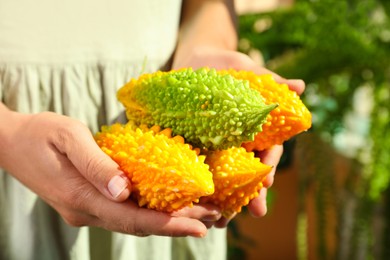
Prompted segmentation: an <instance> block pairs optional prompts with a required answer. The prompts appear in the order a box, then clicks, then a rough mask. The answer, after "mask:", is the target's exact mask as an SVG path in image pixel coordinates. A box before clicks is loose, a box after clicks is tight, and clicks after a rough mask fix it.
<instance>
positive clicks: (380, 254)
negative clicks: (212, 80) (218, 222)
mask: <svg viewBox="0 0 390 260" xmlns="http://www.w3.org/2000/svg"><path fill="white" fill-rule="evenodd" d="M293 2H294V3H293V4H292V5H289V6H285V7H279V8H277V9H275V10H272V11H269V12H261V13H246V14H242V15H241V16H240V19H239V35H240V43H239V49H240V51H242V52H244V53H247V54H248V55H250V56H253V57H255V58H256V59H257V60H258V62H260V63H263V64H264V65H265V66H266V67H268V68H270V69H271V70H273V71H275V72H277V73H279V74H280V75H282V76H284V77H286V78H300V79H303V80H304V81H305V82H306V91H305V93H304V94H303V95H302V99H303V100H304V103H305V104H306V105H307V106H308V108H309V109H310V110H311V111H312V114H313V127H312V129H310V131H309V132H308V133H305V134H302V135H299V136H298V137H297V138H295V139H294V140H292V141H290V142H287V143H286V144H285V148H286V153H285V155H284V161H283V163H282V164H281V166H280V167H281V168H282V167H283V168H288V167H295V169H298V170H297V174H298V177H297V179H296V181H297V183H296V184H291V185H297V190H296V191H297V192H296V195H297V211H296V215H297V216H296V217H295V218H294V219H295V222H296V225H295V226H294V229H295V232H296V236H295V237H294V241H292V243H295V251H294V252H295V253H294V256H293V257H294V258H296V259H390V189H389V182H390V136H389V131H390V19H389V17H390V1H389V0H295V1H293ZM339 158H342V162H343V163H342V164H341V166H340V163H339V162H340V159H339ZM292 165H294V166H292ZM280 171H282V170H280ZM280 171H278V173H277V174H280V173H279V172H280ZM286 174H289V173H286ZM277 182H278V175H277V176H276V179H275V183H277ZM273 193H275V194H274V196H275V197H278V191H277V190H275V191H274V192H273ZM273 193H272V189H271V196H270V197H271V198H272V197H273V196H272V194H273ZM308 196H310V198H311V199H312V200H313V201H312V202H311V205H312V206H311V209H308V207H309V206H308V202H307V198H308ZM276 203H278V201H277V200H275V201H271V202H270V204H271V209H270V212H269V215H270V216H268V217H269V218H272V205H273V204H276ZM309 203H310V202H309ZM275 207H276V206H275ZM310 210H311V211H313V212H314V213H309V211H310ZM285 217H286V218H287V217H288V216H285ZM237 221H238V222H239V221H240V219H238V220H237ZM237 221H233V223H232V224H231V226H230V230H231V239H230V241H231V242H230V254H229V256H230V258H231V259H238V258H237V257H241V258H240V259H245V252H244V251H245V250H242V251H240V246H239V243H236V242H235V241H237V240H239V239H237V238H240V225H239V224H237ZM241 221H242V222H243V221H244V220H241ZM310 229H315V230H314V231H313V232H314V234H315V235H314V238H311V235H310V234H309V231H308V230H310ZM280 236H283V234H282V233H281V234H280ZM241 238H243V236H242V234H241ZM244 238H245V237H244ZM260 243H261V242H260ZM280 249H281V250H283V244H281V245H280ZM258 250H260V251H261V249H258ZM240 254H241V255H240ZM271 255H272V254H271ZM247 259H250V258H248V257H247ZM291 259H293V258H291Z"/></svg>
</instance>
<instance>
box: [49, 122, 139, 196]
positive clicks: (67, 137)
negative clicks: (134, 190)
mask: <svg viewBox="0 0 390 260" xmlns="http://www.w3.org/2000/svg"><path fill="white" fill-rule="evenodd" d="M79 126H81V127H71V129H69V130H70V131H69V132H68V133H65V134H62V137H60V138H59V140H60V141H59V142H60V144H58V142H57V143H55V146H56V147H57V149H59V150H60V151H61V152H62V153H64V154H66V155H67V157H68V159H69V160H70V161H71V163H72V164H73V165H74V166H75V168H76V169H77V170H78V171H79V172H80V173H81V174H82V175H83V176H84V178H85V179H87V180H88V181H89V182H90V183H91V184H92V185H94V186H95V187H96V188H97V189H98V190H99V191H100V192H101V193H102V194H103V195H104V196H105V197H107V198H108V199H110V200H113V201H118V202H121V201H124V200H126V199H128V198H129V196H130V190H131V187H130V180H129V179H128V178H127V176H126V175H125V174H124V172H123V171H121V170H120V169H119V166H118V164H117V163H116V162H115V161H114V160H112V159H111V158H110V157H109V156H108V155H107V154H105V153H104V152H103V151H102V150H101V149H100V147H99V146H98V145H97V143H96V142H95V140H94V138H93V136H92V134H91V132H90V131H89V129H88V128H87V127H86V126H84V125H82V124H80V125H79ZM80 128H81V129H80ZM75 129H77V130H75Z"/></svg>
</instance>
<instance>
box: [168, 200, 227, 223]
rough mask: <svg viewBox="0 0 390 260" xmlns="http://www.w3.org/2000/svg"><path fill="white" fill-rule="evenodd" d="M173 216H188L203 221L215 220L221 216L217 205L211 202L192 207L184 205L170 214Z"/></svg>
mask: <svg viewBox="0 0 390 260" xmlns="http://www.w3.org/2000/svg"><path fill="white" fill-rule="evenodd" d="M171 215H172V216H175V217H188V218H194V219H199V220H201V221H204V222H212V221H217V220H219V219H220V218H221V212H220V210H219V209H218V207H216V206H214V205H212V204H206V203H204V204H196V205H194V206H192V207H185V208H183V209H180V210H178V211H175V212H173V213H172V214H171Z"/></svg>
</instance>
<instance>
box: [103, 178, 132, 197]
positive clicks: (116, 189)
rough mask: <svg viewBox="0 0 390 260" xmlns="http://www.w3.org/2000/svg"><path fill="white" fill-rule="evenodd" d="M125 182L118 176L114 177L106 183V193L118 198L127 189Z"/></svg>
mask: <svg viewBox="0 0 390 260" xmlns="http://www.w3.org/2000/svg"><path fill="white" fill-rule="evenodd" d="M127 185H128V183H127V180H126V179H125V178H123V177H121V176H120V175H115V176H114V177H112V178H111V180H110V181H109V182H108V186H107V188H108V191H109V192H110V193H111V195H112V196H113V197H114V198H118V197H119V195H121V193H122V192H123V191H124V190H125V189H126V188H127Z"/></svg>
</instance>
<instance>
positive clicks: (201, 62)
mask: <svg viewBox="0 0 390 260" xmlns="http://www.w3.org/2000/svg"><path fill="white" fill-rule="evenodd" d="M181 67H192V68H194V69H196V68H200V67H210V68H215V69H236V70H247V71H253V72H255V73H256V74H259V75H260V74H272V75H273V76H274V78H275V80H276V81H277V82H279V83H285V84H287V85H288V86H289V87H290V89H292V90H294V91H296V92H297V93H298V94H301V93H302V92H303V91H304V89H305V83H304V82H303V81H302V80H296V79H292V80H291V79H290V80H289V79H284V78H282V77H281V76H279V75H277V74H276V73H274V72H272V71H270V70H268V69H266V68H263V67H260V66H259V65H257V64H255V62H254V61H253V60H252V59H251V58H250V57H248V56H247V55H245V54H243V53H240V52H237V51H230V50H222V49H219V48H212V47H198V48H195V49H193V50H192V52H191V53H190V54H189V55H177V56H176V57H175V59H174V62H173V68H174V69H178V68H181ZM282 153H283V146H282V145H275V146H274V147H272V148H270V149H268V150H265V151H261V152H259V153H258V156H259V157H260V159H261V161H262V162H263V163H265V164H267V165H271V166H273V168H272V171H271V172H270V174H269V175H268V176H267V178H266V180H265V181H264V182H263V185H264V187H263V188H262V189H261V190H260V192H259V196H258V197H256V198H254V199H253V200H251V201H250V203H249V205H248V209H249V211H250V213H251V214H252V215H253V216H254V217H262V216H264V215H265V214H266V213H267V203H266V197H267V189H268V188H269V187H271V185H272V184H273V181H274V175H275V171H276V168H277V165H278V164H279V161H280V158H281V156H282ZM229 221H230V219H226V218H221V219H220V220H218V221H216V222H214V223H213V224H214V225H215V226H216V227H225V226H226V225H227V224H228V222H229Z"/></svg>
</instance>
